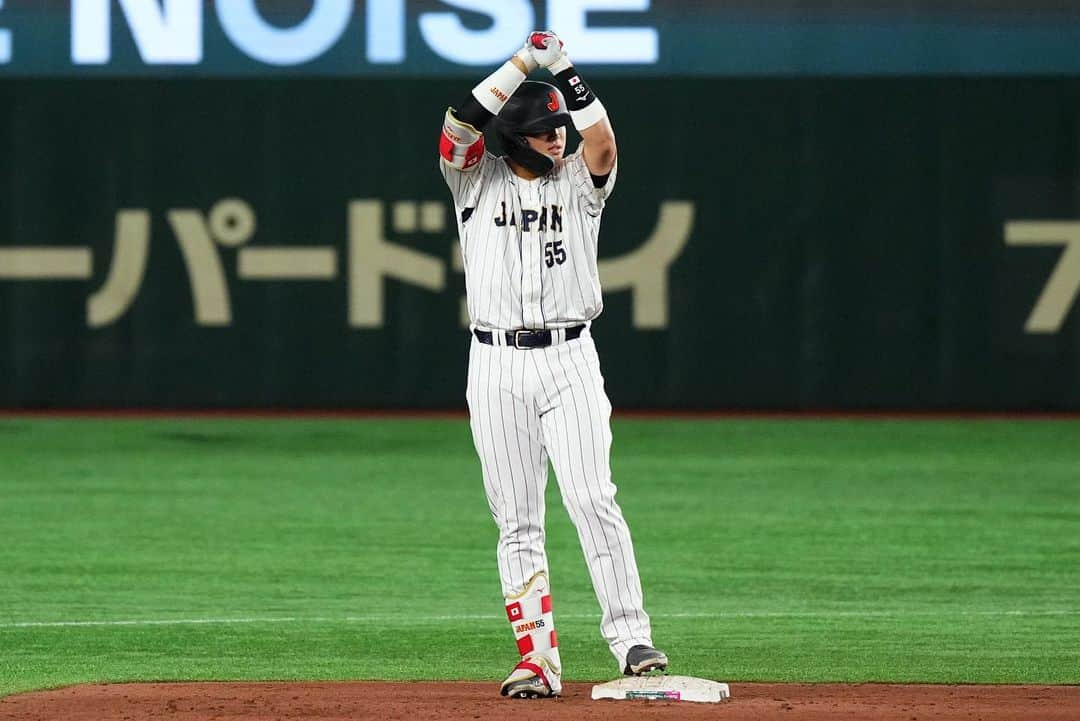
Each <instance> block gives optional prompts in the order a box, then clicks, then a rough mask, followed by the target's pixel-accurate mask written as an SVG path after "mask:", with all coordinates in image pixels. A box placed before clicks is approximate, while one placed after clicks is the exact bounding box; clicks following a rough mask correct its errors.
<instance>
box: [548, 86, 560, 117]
mask: <svg viewBox="0 0 1080 721" xmlns="http://www.w3.org/2000/svg"><path fill="white" fill-rule="evenodd" d="M548 97H549V98H551V102H550V103H548V104H547V108H548V110H550V111H551V112H553V113H554V112H555V111H556V110H558V109H559V96H558V95H556V94H555V91H554V90H549V91H548Z"/></svg>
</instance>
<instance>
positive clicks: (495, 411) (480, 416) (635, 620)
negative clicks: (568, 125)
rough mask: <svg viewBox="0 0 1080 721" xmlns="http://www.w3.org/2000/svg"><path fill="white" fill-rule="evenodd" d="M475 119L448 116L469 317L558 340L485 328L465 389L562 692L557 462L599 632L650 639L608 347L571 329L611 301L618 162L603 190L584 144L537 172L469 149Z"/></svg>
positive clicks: (534, 619)
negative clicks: (626, 513)
mask: <svg viewBox="0 0 1080 721" xmlns="http://www.w3.org/2000/svg"><path fill="white" fill-rule="evenodd" d="M470 129H471V128H469V127H463V126H462V125H461V124H460V123H459V122H457V121H456V119H455V118H454V116H453V114H452V113H448V114H447V122H446V125H444V131H443V138H444V142H443V147H441V148H440V157H442V158H443V160H442V161H441V162H440V165H441V170H442V173H443V177H444V178H445V179H446V183H447V185H448V186H449V187H450V191H451V193H452V195H453V199H454V207H455V210H456V213H457V220H458V233H459V237H460V240H461V251H462V257H463V260H464V266H465V284H466V292H467V302H468V309H469V317H470V319H471V322H472V324H473V326H474V327H475V328H480V329H483V330H489V331H507V330H518V329H522V328H527V329H533V330H551V331H552V334H551V335H552V344H551V345H550V346H546V347H539V348H533V349H527V350H526V349H520V348H516V347H515V345H516V344H508V343H507V342H505V334H503V333H492V334H491V335H490V336H489V337H488V338H489V342H484V341H481V340H480V339H479V338H477V337H475V336H474V337H473V340H472V346H471V348H470V351H469V380H468V386H467V388H466V393H465V396H466V400H467V401H468V404H469V425H470V428H471V430H472V436H473V443H474V445H475V446H476V452H477V455H478V456H479V457H480V463H481V468H482V471H483V476H484V486H485V491H486V494H487V498H488V504H489V507H490V509H491V514H492V517H493V519H494V520H495V523H496V525H497V526H498V528H499V542H498V546H497V555H498V560H499V576H500V579H501V581H502V589H503V596H504V597H505V598H506V600H507V615H508V618H509V619H510V621H511V625H512V627H513V629H514V633H515V637H516V640H517V644H518V651H519V653H520V654H521V656H522V658H523V661H524V662H527V663H529V664H531V663H533V662H534V661H536V662H537V663H539V662H538V661H537V659H538V658H543V659H544V660H545V661H544V663H543V664H542V665H543V668H542V669H540V671H538V672H543V673H546V675H547V678H548V680H549V681H550V684H549V685H550V686H551V688H552V689H556V688H557V687H558V686H559V676H560V674H561V660H560V655H559V648H558V640H557V634H556V633H555V627H554V623H555V620H554V616H553V613H552V610H551V608H552V607H551V598H552V595H551V594H550V593H549V592H548V590H547V589H548V585H547V578H548V574H549V567H548V559H547V552H546V550H545V547H544V539H545V531H544V520H545V515H546V509H545V504H544V489H545V487H546V486H547V476H548V462H549V460H550V462H551V463H552V465H553V466H554V467H555V475H556V478H557V479H558V483H559V489H560V491H561V494H562V497H563V504H564V505H565V507H566V509H567V512H568V513H569V515H570V518H571V520H572V522H573V523H574V526H575V527H576V528H577V531H578V538H579V540H580V541H581V547H582V551H583V552H584V555H585V563H586V565H587V566H588V568H589V575H590V577H591V580H592V583H593V588H594V590H595V591H596V597H597V600H598V601H599V603H600V608H601V621H600V629H601V634H602V635H603V637H604V639H605V640H606V641H607V642H608V647H609V648H610V650H611V653H612V655H613V656H614V657H615V659H616V661H617V662H618V663H619V664H620V669H621V668H622V667H623V665H624V664H625V662H626V656H627V653H628V651H629V649H630V648H632V647H634V646H637V645H645V646H651V645H652V639H651V634H652V629H651V624H650V619H649V616H648V614H647V613H646V612H645V609H644V599H643V595H642V590H641V580H640V577H639V575H638V569H637V561H636V559H635V556H634V547H633V542H632V540H631V538H630V529H629V527H628V526H627V523H626V520H625V518H624V517H623V514H622V510H621V509H620V508H619V505H618V503H617V502H616V501H615V495H616V486H615V484H614V483H613V482H612V479H611V466H610V460H609V459H610V450H611V427H610V417H611V403H610V401H609V400H608V397H607V394H606V392H605V391H604V378H603V376H602V375H601V372H600V360H599V358H598V356H597V352H596V345H595V344H594V343H593V339H592V335H591V333H590V332H589V328H588V327H586V328H584V329H583V330H582V331H580V336H577V337H576V338H575V339H571V340H567V336H568V333H565V332H563V331H562V330H561V329H564V328H570V327H571V326H578V325H581V324H583V323H585V324H587V323H588V322H589V321H591V320H592V319H593V318H595V317H596V316H598V315H599V314H600V312H601V310H603V300H602V297H601V294H600V280H599V276H598V272H597V241H598V238H599V234H600V216H601V214H602V213H603V210H604V204H605V202H606V200H607V198H608V197H609V196H610V194H611V191H612V188H613V187H614V185H615V175H616V170H615V168H612V171H611V173H610V174H609V175H608V177H607V179H606V181H605V183H604V185H603V187H600V188H597V187H595V184H594V182H593V179H592V176H591V175H590V174H589V169H588V167H587V166H586V164H585V157H584V154H583V148H579V149H578V150H577V152H575V153H574V154H572V155H570V156H568V157H566V158H565V159H564V160H563V161H561V162H558V163H557V164H556V166H555V168H554V169H553V170H551V171H550V172H548V173H547V174H546V175H543V176H541V177H539V178H536V179H534V180H528V179H525V178H522V177H520V176H518V175H516V174H515V173H514V172H513V171H512V169H511V168H510V166H509V165H508V164H507V162H506V160H505V159H504V158H498V157H495V156H494V155H491V154H490V153H486V152H485V153H483V154H482V156H475V155H472V156H471V155H470V153H471V152H472V151H471V148H475V147H482V145H478V141H477V137H476V135H478V134H475V133H476V131H475V129H472V130H473V132H472V133H469V132H467V131H469V130H470ZM474 134H475V135H474ZM481 142H482V141H481ZM448 161H451V162H454V163H455V164H457V165H458V167H461V168H468V169H466V170H459V169H457V168H455V167H454V165H453V164H451V162H448ZM537 588H540V589H541V590H539V591H536V593H535V594H533V595H534V596H536V597H533V596H530V595H529V593H530V589H534V590H535V589H537ZM526 610H528V613H527V614H526ZM535 668H539V667H534V666H531V665H530V666H527V668H526V669H525V670H521V667H520V666H519V667H518V668H516V669H515V672H514V673H516V674H521V675H524V676H528V675H530V674H532V673H533V672H534V669H535ZM514 678H515V676H514V674H511V677H509V678H508V682H509V681H512V680H514Z"/></svg>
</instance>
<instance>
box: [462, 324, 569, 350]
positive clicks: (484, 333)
mask: <svg viewBox="0 0 1080 721" xmlns="http://www.w3.org/2000/svg"><path fill="white" fill-rule="evenodd" d="M583 330H585V324H584V323H582V324H581V325H575V326H571V327H569V328H567V329H566V340H574V339H575V338H578V337H580V336H581V332H582V331H583ZM473 334H474V335H475V336H476V339H477V340H478V341H480V342H481V343H487V344H488V345H492V344H493V343H494V341H495V339H494V338H493V337H492V333H491V331H488V330H480V329H479V328H477V329H475V330H474V331H473ZM506 345H508V346H510V347H511V348H547V347H548V346H549V345H551V331H550V330H528V329H522V330H508V331H506Z"/></svg>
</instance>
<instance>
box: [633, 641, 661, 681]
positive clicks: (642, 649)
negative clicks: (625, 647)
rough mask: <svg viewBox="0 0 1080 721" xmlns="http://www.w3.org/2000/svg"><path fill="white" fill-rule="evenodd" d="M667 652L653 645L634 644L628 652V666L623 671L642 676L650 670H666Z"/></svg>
mask: <svg viewBox="0 0 1080 721" xmlns="http://www.w3.org/2000/svg"><path fill="white" fill-rule="evenodd" d="M667 666H668V659H667V654H666V653H664V652H663V651H660V650H658V649H655V648H653V647H652V646H634V647H633V648H631V649H630V650H629V651H627V652H626V668H624V669H623V673H624V674H626V675H627V676H641V675H643V674H646V673H649V672H650V671H664V670H666V669H667Z"/></svg>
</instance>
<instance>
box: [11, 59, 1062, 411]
mask: <svg viewBox="0 0 1080 721" xmlns="http://www.w3.org/2000/svg"><path fill="white" fill-rule="evenodd" d="M472 82H473V79H470V78H461V79H458V80H447V79H439V80H432V79H428V80H422V79H408V78H399V79H380V80H372V79H367V80H363V79H355V78H353V79H349V78H333V79H327V78H322V79H320V78H306V79H300V78H297V79H258V80H251V79H247V80H240V79H237V80H228V79H216V80H177V79H173V80H162V79H157V80H149V79H143V80H138V79H125V80H108V79H100V80H98V79H95V80H85V79H84V80H78V81H70V80H62V79H51V80H45V79H37V80H30V79H11V78H7V79H3V80H0V107H3V108H4V112H3V113H0V144H2V145H0V406H2V407H5V408H56V407H75V408H78V407H130V408H141V407H156V408H161V407H172V408H194V407H199V408H217V407H230V408H234V407H255V408H399V407H400V408H462V407H463V406H464V402H463V395H464V386H465V360H466V351H467V344H468V335H467V333H466V331H465V330H464V329H463V327H462V325H461V296H462V293H463V287H464V282H463V276H462V274H461V272H460V264H459V263H456V262H455V260H454V257H455V253H456V248H455V241H456V230H455V227H454V225H453V222H454V219H453V213H452V209H451V208H450V206H449V202H448V200H449V196H448V193H447V192H446V189H445V187H444V185H443V182H442V179H441V177H440V175H439V173H438V171H437V169H436V160H435V158H436V155H435V152H436V140H437V134H438V130H439V127H440V123H441V118H442V113H443V111H444V110H445V108H446V106H447V105H448V104H451V103H454V102H456V101H457V100H459V99H460V98H461V97H462V96H463V95H464V94H465V93H466V92H468V90H469V88H470V87H471V84H472ZM594 85H595V87H596V89H597V91H598V92H599V94H600V96H601V97H602V98H603V100H604V103H605V105H606V106H607V107H608V109H609V111H610V113H611V117H612V118H613V122H614V127H615V129H616V131H617V134H618V140H619V149H620V166H619V178H618V183H617V186H616V190H615V193H614V195H613V196H612V198H611V200H610V202H609V205H608V208H607V210H606V212H605V216H604V224H603V229H602V233H601V252H600V255H601V261H602V264H601V277H602V279H603V281H604V283H605V286H606V288H607V290H606V293H605V309H604V312H603V314H602V315H601V317H600V318H599V319H598V320H597V321H596V322H595V323H594V326H593V333H594V336H595V338H596V340H597V344H598V346H599V348H600V353H601V360H602V363H603V370H604V374H605V377H606V380H607V387H608V390H609V393H610V395H611V396H612V400H613V402H614V403H615V405H616V407H619V408H634V407H654V408H673V409H679V408H705V409H709V408H721V409H739V408H745V409H823V408H830V409H971V410H978V409H982V410H1028V409H1053V410H1077V409H1080V317H1078V316H1080V311H1078V310H1077V308H1076V290H1077V287H1080V221H1078V220H1077V210H1078V208H1077V206H1078V204H1080V183H1078V164H1080V80H1077V79H1070V78H1048V79H1038V78H1035V79H1032V78H1011V79H993V78H982V79H977V78H918V79H915V78H912V79H904V78H896V79H883V78H875V79H821V78H810V79H743V80H739V79H685V78H683V79H671V80H662V79H650V80H648V81H635V80H632V79H628V78H624V77H620V78H598V79H597V80H596V81H595V82H594ZM478 221H479V222H493V219H491V220H486V219H478ZM558 267H559V266H557V265H556V266H555V268H558Z"/></svg>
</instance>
